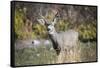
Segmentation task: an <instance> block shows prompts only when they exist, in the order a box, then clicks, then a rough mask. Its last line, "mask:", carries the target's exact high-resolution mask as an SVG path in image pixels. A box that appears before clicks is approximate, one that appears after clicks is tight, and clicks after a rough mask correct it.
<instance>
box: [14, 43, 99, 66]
mask: <svg viewBox="0 0 100 68" xmlns="http://www.w3.org/2000/svg"><path fill="white" fill-rule="evenodd" d="M96 45H97V44H96V42H88V43H83V42H80V44H79V46H78V47H77V48H71V49H69V50H67V52H66V53H60V56H57V55H56V52H55V50H54V49H53V48H52V45H50V46H40V47H37V48H24V49H20V50H15V64H16V65H17V66H21V65H41V64H55V63H59V62H61V63H62V62H64V63H73V62H88V61H96V60H97V59H96V58H97V57H96ZM57 58H58V59H57ZM62 58H63V59H62Z"/></svg>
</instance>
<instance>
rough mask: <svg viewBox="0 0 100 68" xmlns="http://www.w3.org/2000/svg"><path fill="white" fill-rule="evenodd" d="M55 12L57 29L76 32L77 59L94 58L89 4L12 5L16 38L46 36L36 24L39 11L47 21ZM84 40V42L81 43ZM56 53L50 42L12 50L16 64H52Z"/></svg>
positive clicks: (93, 19)
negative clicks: (77, 43) (77, 34)
mask: <svg viewBox="0 0 100 68" xmlns="http://www.w3.org/2000/svg"><path fill="white" fill-rule="evenodd" d="M56 11H58V15H57V16H58V17H57V24H56V25H55V28H56V30H57V32H60V31H67V30H69V29H73V30H76V31H78V32H79V41H80V44H79V48H80V50H79V51H80V55H81V61H82V62H86V61H96V58H97V57H96V47H97V46H96V45H97V35H96V34H97V16H96V15H97V13H96V11H97V8H96V7H93V6H76V5H74V6H72V5H53V4H52V5H51V4H37V3H34V4H32V3H22V2H16V4H15V22H14V27H15V34H16V40H28V39H33V40H34V39H48V33H47V30H46V27H45V26H43V25H40V24H39V23H38V21H37V19H39V18H41V17H40V15H39V14H42V15H44V17H45V18H46V19H47V20H48V21H49V22H50V20H52V19H53V17H54V13H55V12H56ZM84 41H85V42H84ZM56 57H57V55H56V53H55V51H54V50H53V48H52V45H50V46H48V47H45V46H39V47H38V48H24V49H18V50H17V49H15V62H16V65H18V66H19V65H37V64H54V63H56V59H55V58H56Z"/></svg>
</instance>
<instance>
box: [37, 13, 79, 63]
mask: <svg viewBox="0 0 100 68" xmlns="http://www.w3.org/2000/svg"><path fill="white" fill-rule="evenodd" d="M40 16H41V19H37V20H38V22H39V23H40V24H42V25H45V26H46V28H47V31H48V35H49V36H50V39H51V41H52V43H53V48H54V49H55V51H56V53H57V57H58V58H57V63H65V62H67V63H69V62H77V61H79V60H78V59H77V58H79V57H78V55H77V54H76V53H77V42H78V32H77V31H75V30H72V29H70V30H68V31H65V32H61V33H58V32H56V29H55V27H54V25H55V24H56V23H57V18H56V16H57V13H56V14H55V17H54V18H53V21H52V22H50V23H49V22H48V20H47V19H46V18H45V17H44V16H43V15H40Z"/></svg>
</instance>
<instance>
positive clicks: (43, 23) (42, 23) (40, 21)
mask: <svg viewBox="0 0 100 68" xmlns="http://www.w3.org/2000/svg"><path fill="white" fill-rule="evenodd" d="M37 21H38V22H39V23H40V24H41V25H45V21H44V19H37Z"/></svg>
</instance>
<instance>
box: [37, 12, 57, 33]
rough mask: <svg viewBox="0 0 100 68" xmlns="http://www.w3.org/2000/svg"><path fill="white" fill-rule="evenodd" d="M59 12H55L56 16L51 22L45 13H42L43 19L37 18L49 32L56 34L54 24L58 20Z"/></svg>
mask: <svg viewBox="0 0 100 68" xmlns="http://www.w3.org/2000/svg"><path fill="white" fill-rule="evenodd" d="M57 14H58V13H56V14H55V16H54V18H53V19H52V21H51V22H49V21H48V20H47V19H46V18H45V17H44V16H43V15H40V17H41V19H38V20H37V21H38V22H39V23H40V24H41V25H45V26H46V28H47V31H48V33H49V34H54V33H55V32H56V30H55V27H54V25H55V24H56V22H57V18H56V16H57Z"/></svg>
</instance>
